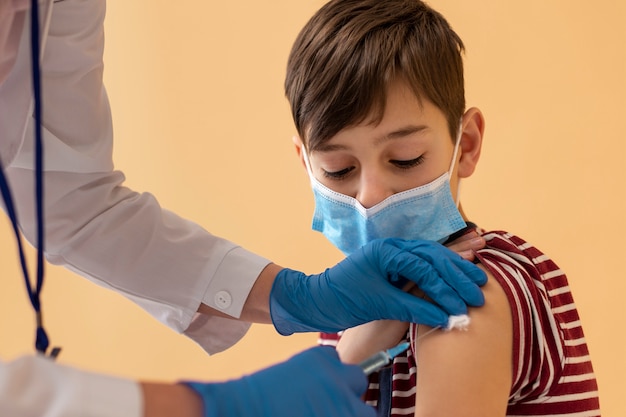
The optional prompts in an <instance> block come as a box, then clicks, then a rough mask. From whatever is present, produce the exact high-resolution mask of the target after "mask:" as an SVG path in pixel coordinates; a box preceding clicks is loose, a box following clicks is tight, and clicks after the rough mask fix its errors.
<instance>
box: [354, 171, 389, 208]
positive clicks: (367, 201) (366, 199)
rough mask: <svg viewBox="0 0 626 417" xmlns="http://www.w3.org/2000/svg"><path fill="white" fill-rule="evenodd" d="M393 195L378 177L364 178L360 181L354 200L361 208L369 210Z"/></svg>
mask: <svg viewBox="0 0 626 417" xmlns="http://www.w3.org/2000/svg"><path fill="white" fill-rule="evenodd" d="M393 194H394V192H393V189H392V188H391V187H389V186H387V185H386V183H385V181H384V180H383V179H382V178H381V177H380V176H376V175H373V176H371V177H366V176H365V177H364V178H362V180H361V184H360V187H359V191H358V192H357V195H356V199H357V200H358V201H359V203H361V205H362V206H363V207H365V208H370V207H373V206H375V205H376V204H378V203H380V202H381V201H383V200H384V199H386V198H387V197H390V196H392V195H393Z"/></svg>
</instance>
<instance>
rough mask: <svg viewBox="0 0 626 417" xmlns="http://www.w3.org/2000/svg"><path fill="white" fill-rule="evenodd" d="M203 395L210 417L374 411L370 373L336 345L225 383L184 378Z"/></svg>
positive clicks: (362, 416)
mask: <svg viewBox="0 0 626 417" xmlns="http://www.w3.org/2000/svg"><path fill="white" fill-rule="evenodd" d="M184 384H185V385H187V386H188V387H190V388H191V389H193V390H194V391H195V392H196V393H198V394H199V395H200V397H201V398H202V402H203V404H204V416H205V417H235V416H237V417H246V416H250V417H253V416H254V417H293V416H298V417H374V416H375V415H376V413H375V411H374V409H373V408H372V407H370V406H368V405H366V404H365V403H364V402H363V401H362V400H361V398H360V396H361V395H362V394H363V393H364V392H365V389H366V387H367V378H366V377H365V374H364V373H363V371H362V370H361V368H359V367H358V366H355V365H345V364H343V363H341V361H340V360H339V356H338V355H337V352H336V351H335V349H334V348H332V347H329V346H320V347H315V348H312V349H309V350H306V351H304V352H303V353H300V354H298V355H296V356H294V357H293V358H291V359H290V360H288V361H287V362H284V363H281V364H279V365H275V366H273V367H271V368H267V369H265V370H263V371H260V372H257V373H255V374H252V375H249V376H245V377H243V378H241V379H237V380H234V381H229V382H224V383H213V384H207V383H200V382H184Z"/></svg>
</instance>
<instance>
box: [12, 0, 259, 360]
mask: <svg viewBox="0 0 626 417" xmlns="http://www.w3.org/2000/svg"><path fill="white" fill-rule="evenodd" d="M104 15H105V2H104V1H102V0H98V1H89V2H83V1H72V0H66V1H63V2H55V3H54V5H53V9H52V16H51V18H50V19H49V25H48V24H47V23H46V24H45V25H44V27H46V28H48V27H49V29H48V30H47V32H46V33H47V37H46V38H45V41H44V42H42V43H43V44H44V46H45V50H44V54H43V60H42V83H43V86H45V88H44V89H43V93H44V96H43V104H44V120H43V141H44V167H45V174H44V175H45V197H44V198H45V216H46V257H47V259H48V261H49V262H51V263H53V264H58V265H63V266H65V267H66V268H68V269H70V270H72V271H74V272H76V273H78V274H80V275H82V276H84V277H86V278H88V279H90V280H91V281H93V282H95V283H97V284H99V285H101V286H104V287H106V288H109V289H112V290H114V291H116V292H119V293H121V294H123V295H124V296H126V297H127V298H129V299H130V300H132V301H134V302H135V303H137V304H138V305H139V306H141V307H142V308H143V309H145V310H146V311H147V312H148V313H150V314H151V315H152V316H154V317H155V318H157V319H158V320H160V321H161V322H163V323H164V324H166V325H167V326H169V327H171V328H172V329H174V330H175V331H178V332H184V331H186V330H187V329H188V328H189V327H190V325H191V323H192V321H198V322H197V323H196V325H195V326H193V331H192V332H190V334H189V336H190V337H192V338H193V339H194V340H196V341H198V342H199V343H200V344H201V345H202V346H203V347H204V348H205V350H207V352H209V353H214V352H215V351H216V350H215V349H216V346H220V348H225V347H228V346H230V345H232V344H233V343H235V342H236V341H237V340H238V338H240V337H241V336H242V335H243V334H244V333H245V331H246V330H247V328H248V326H249V324H246V323H242V322H239V321H236V320H229V319H222V320H208V319H206V318H203V317H202V316H200V315H198V314H196V312H197V309H198V307H199V305H200V303H201V302H203V301H205V302H206V304H207V305H209V306H210V307H214V308H216V309H218V310H220V311H223V312H224V313H226V314H228V315H230V316H232V317H234V318H237V317H239V315H240V313H241V310H242V308H243V306H244V304H245V301H246V299H247V297H248V294H249V292H250V290H251V288H252V286H253V285H254V282H255V281H256V279H257V277H258V275H259V273H260V272H261V270H262V269H263V268H264V267H265V266H267V264H268V263H269V261H268V260H266V259H264V258H262V257H259V256H257V255H255V254H253V253H250V252H248V251H246V250H245V249H243V248H240V247H238V246H237V245H236V244H234V243H232V242H229V241H227V240H225V239H222V238H219V237H217V236H213V235H211V234H210V233H208V232H207V231H206V230H204V229H203V228H202V227H201V226H199V225H198V224H196V223H194V222H191V221H189V220H186V219H183V218H181V217H179V216H177V215H176V214H175V213H172V212H170V211H168V210H166V209H164V208H162V207H161V206H160V205H159V203H158V201H157V200H156V199H155V198H154V197H153V196H152V195H151V194H149V193H137V192H134V191H133V190H130V189H129V188H127V187H125V186H124V184H123V183H124V180H125V177H124V175H123V173H121V172H119V171H115V170H114V167H113V161H112V148H113V128H112V121H111V113H110V107H109V101H108V98H107V95H106V91H105V89H104V86H103V80H102V73H103V62H102V57H103V49H104V26H103V21H104ZM25 26H26V28H25V31H24V34H23V36H22V43H21V45H20V50H19V53H18V60H17V62H16V65H15V67H14V68H13V70H12V72H11V74H9V77H8V78H7V81H6V82H5V84H4V85H2V86H1V87H0V137H2V138H6V139H7V141H6V143H9V144H15V143H19V144H20V146H19V149H18V150H17V151H16V152H15V156H14V157H13V158H12V159H11V160H10V163H9V165H8V167H7V169H6V174H7V177H8V179H9V183H10V185H11V188H12V191H13V194H14V198H15V200H16V207H17V210H18V213H19V218H20V224H21V227H22V230H23V232H24V234H25V236H26V238H27V239H29V240H30V241H31V242H33V241H34V240H33V238H34V236H35V209H34V207H35V204H34V201H33V191H32V190H33V184H34V172H33V159H34V158H33V144H32V140H30V139H29V138H32V137H33V120H32V117H31V116H30V114H31V111H30V109H31V107H32V99H31V88H30V78H29V74H30V69H29V45H28V33H29V32H28V30H29V28H28V26H29V25H28V24H26V25H25ZM12 153H13V152H12V151H11V150H10V151H9V152H5V153H3V157H6V155H11V154H12ZM225 326H227V327H229V329H228V331H224V327H225ZM209 339H214V340H213V343H209V344H207V343H208V342H206V341H207V340H209ZM202 341H205V342H202ZM203 343H204V344H203Z"/></svg>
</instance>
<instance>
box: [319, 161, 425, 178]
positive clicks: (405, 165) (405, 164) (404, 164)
mask: <svg viewBox="0 0 626 417" xmlns="http://www.w3.org/2000/svg"><path fill="white" fill-rule="evenodd" d="M389 162H391V163H392V164H393V165H395V166H396V167H397V168H399V169H404V170H408V169H411V168H414V167H416V166H418V165H420V164H421V163H422V162H424V155H420V156H419V157H417V158H415V159H411V160H409V161H398V160H390V161H389ZM353 170H354V167H349V168H345V169H342V170H341V171H335V172H328V171H324V177H325V178H328V179H331V180H335V181H340V180H343V179H345V178H346V177H347V176H348V175H349V174H350V172H352V171H353Z"/></svg>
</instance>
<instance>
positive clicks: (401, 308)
mask: <svg viewBox="0 0 626 417" xmlns="http://www.w3.org/2000/svg"><path fill="white" fill-rule="evenodd" d="M407 281H412V282H415V283H416V284H417V286H418V287H419V288H420V289H421V290H422V291H423V292H424V293H425V294H426V295H427V296H428V297H429V298H430V299H432V300H433V301H434V303H435V304H436V305H435V304H433V303H431V302H429V301H426V300H422V299H420V298H417V297H415V296H413V295H410V294H407V293H405V292H404V291H402V290H400V289H399V287H402V285H403V284H405V283H406V282H407ZM486 282H487V276H486V275H485V273H484V272H483V271H482V270H481V269H479V268H478V267H477V266H476V265H474V264H472V263H471V262H469V261H466V260H463V259H462V258H461V257H460V256H459V255H458V254H456V253H454V252H452V251H450V250H449V249H447V248H446V247H444V246H442V245H440V244H438V243H436V242H430V241H424V240H414V241H407V240H402V239H393V238H392V239H379V240H374V241H372V242H370V243H368V244H367V245H365V246H363V247H362V248H361V249H360V250H358V251H357V252H355V253H353V254H352V255H350V256H349V257H348V258H346V259H344V260H343V261H341V262H340V263H339V264H337V265H335V266H334V267H333V268H329V269H327V270H326V271H324V272H323V273H321V274H318V275H305V274H303V273H302V272H298V271H293V270H290V269H283V270H282V271H280V272H279V273H278V275H277V276H276V280H275V281H274V285H273V287H272V291H271V293H270V313H271V317H272V322H273V323H274V327H275V328H276V330H277V331H278V332H279V333H280V334H283V335H288V334H292V333H295V332H307V331H322V332H337V331H340V330H345V329H347V328H350V327H354V326H357V325H359V324H363V323H366V322H369V321H373V320H381V319H390V320H400V321H405V322H411V323H421V324H426V325H429V326H433V327H437V326H441V327H446V326H447V324H448V317H449V316H450V315H460V314H467V305H470V306H481V305H483V303H484V297H483V294H482V292H481V290H480V288H479V287H478V286H479V285H483V284H485V283H486Z"/></svg>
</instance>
